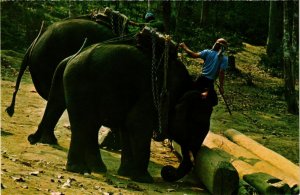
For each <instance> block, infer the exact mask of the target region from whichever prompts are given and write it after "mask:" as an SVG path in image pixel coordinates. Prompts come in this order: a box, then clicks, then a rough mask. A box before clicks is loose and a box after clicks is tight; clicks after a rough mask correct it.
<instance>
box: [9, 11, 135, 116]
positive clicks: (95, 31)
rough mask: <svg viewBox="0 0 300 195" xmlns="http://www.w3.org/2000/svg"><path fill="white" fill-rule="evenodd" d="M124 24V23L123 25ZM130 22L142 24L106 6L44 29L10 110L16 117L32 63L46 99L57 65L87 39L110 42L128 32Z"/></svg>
mask: <svg viewBox="0 0 300 195" xmlns="http://www.w3.org/2000/svg"><path fill="white" fill-rule="evenodd" d="M120 23H121V24H122V25H120ZM128 24H132V25H138V24H136V23H134V22H132V21H130V20H128V19H127V17H126V16H124V15H122V14H120V13H117V12H114V11H113V10H111V9H108V8H106V9H105V11H104V13H97V14H90V15H84V16H79V17H76V18H68V19H65V20H62V21H59V22H56V23H54V24H52V25H50V26H49V27H47V28H46V29H42V28H41V31H40V33H39V35H38V36H37V38H36V39H35V40H34V41H33V43H32V44H31V45H30V47H29V48H28V49H27V51H26V53H25V56H24V59H23V61H22V64H21V67H20V71H19V75H18V78H17V81H16V86H15V92H14V94H13V98H12V102H11V105H10V106H9V107H8V108H7V109H6V111H7V113H8V114H9V115H10V116H12V115H13V113H14V107H15V99H16V95H17V92H18V89H19V85H20V82H21V78H22V76H23V74H24V71H25V70H26V67H27V66H29V71H30V74H31V77H32V81H33V84H34V86H35V88H36V91H37V93H38V94H39V95H40V96H42V97H43V98H44V99H45V100H48V95H49V91H50V87H51V81H52V77H53V74H54V71H55V69H56V67H57V65H58V64H59V63H60V62H61V61H62V60H63V59H64V58H66V57H68V56H70V55H72V54H74V53H76V51H78V49H79V48H80V47H81V45H82V44H83V42H84V40H85V38H87V42H86V45H91V44H94V43H98V42H102V41H107V40H109V39H112V38H114V37H119V36H121V35H124V34H125V33H128Z"/></svg>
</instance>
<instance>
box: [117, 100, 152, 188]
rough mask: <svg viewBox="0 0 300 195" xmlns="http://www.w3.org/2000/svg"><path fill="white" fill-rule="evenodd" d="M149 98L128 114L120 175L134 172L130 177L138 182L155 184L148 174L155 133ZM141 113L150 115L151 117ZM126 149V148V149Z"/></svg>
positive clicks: (141, 101)
mask: <svg viewBox="0 0 300 195" xmlns="http://www.w3.org/2000/svg"><path fill="white" fill-rule="evenodd" d="M147 100H148V99H147V98H145V99H140V101H139V102H137V104H136V105H135V106H134V107H133V108H132V110H131V111H130V112H129V113H128V115H127V119H126V125H125V126H126V128H125V129H126V130H127V133H126V134H127V135H124V130H123V132H122V133H123V136H122V138H123V139H124V137H125V138H126V142H125V143H123V142H124V140H122V144H123V147H122V158H121V166H120V169H119V171H118V173H122V171H123V173H124V171H125V170H126V168H128V169H129V170H132V171H131V173H129V172H126V171H125V173H129V177H130V178H131V179H132V180H134V181H137V182H142V183H153V178H152V176H151V175H150V174H149V172H148V164H149V160H150V145H151V137H152V131H153V118H152V117H150V116H152V115H154V114H153V109H152V106H151V104H149V103H147ZM141 113H149V115H147V116H149V117H145V115H143V114H141ZM124 147H125V148H124Z"/></svg>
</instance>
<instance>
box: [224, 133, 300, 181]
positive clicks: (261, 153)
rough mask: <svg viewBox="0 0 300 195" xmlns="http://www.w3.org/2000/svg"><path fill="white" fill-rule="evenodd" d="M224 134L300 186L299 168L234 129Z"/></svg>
mask: <svg viewBox="0 0 300 195" xmlns="http://www.w3.org/2000/svg"><path fill="white" fill-rule="evenodd" d="M224 134H225V136H226V137H227V138H228V139H230V140H231V141H233V142H235V143H236V144H238V145H240V146H242V147H244V148H246V149H247V150H249V151H251V152H252V153H253V154H255V155H256V156H258V157H259V158H261V159H263V160H264V161H266V162H269V163H270V164H272V165H274V166H275V167H277V168H278V169H279V170H281V172H283V173H285V174H286V175H289V176H290V177H292V178H293V179H294V180H296V181H297V184H298V185H300V168H299V166H297V165H295V164H294V163H292V162H291V161H289V160H288V159H286V158H285V157H283V156H281V155H280V154H278V153H276V152H274V151H272V150H270V149H268V148H266V147H264V146H263V145H261V144H259V143H258V142H256V141H254V140H253V139H251V138H249V137H247V136H246V135H244V134H242V133H240V132H238V131H236V130H234V129H228V130H227V131H225V133H224Z"/></svg>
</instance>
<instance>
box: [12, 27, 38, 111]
mask: <svg viewBox="0 0 300 195" xmlns="http://www.w3.org/2000/svg"><path fill="white" fill-rule="evenodd" d="M43 26H44V21H43V22H42V25H41V28H40V32H39V34H38V36H37V37H36V38H35V39H34V41H33V42H32V43H31V45H30V46H29V48H28V49H27V50H26V53H25V55H24V58H23V61H22V64H21V67H20V71H19V74H18V77H17V81H16V86H15V91H14V93H13V97H12V100H11V103H10V106H9V107H7V108H6V112H7V114H8V115H9V116H13V114H14V112H15V102H16V96H17V93H18V90H19V87H20V83H21V79H22V76H23V74H24V72H25V70H26V68H27V66H28V61H29V58H30V56H31V52H32V49H33V48H34V46H35V44H36V42H37V40H38V39H39V37H40V35H41V33H42V30H43Z"/></svg>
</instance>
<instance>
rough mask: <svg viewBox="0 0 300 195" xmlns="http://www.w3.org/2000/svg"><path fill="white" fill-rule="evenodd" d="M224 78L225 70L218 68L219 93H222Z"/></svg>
mask: <svg viewBox="0 0 300 195" xmlns="http://www.w3.org/2000/svg"><path fill="white" fill-rule="evenodd" d="M224 78H225V71H224V70H222V69H220V72H219V82H220V88H219V91H220V93H221V94H224Z"/></svg>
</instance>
